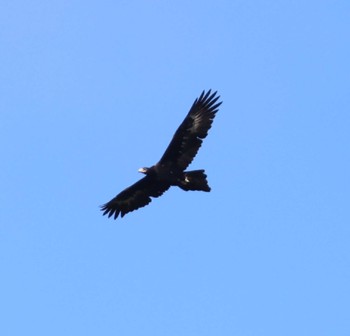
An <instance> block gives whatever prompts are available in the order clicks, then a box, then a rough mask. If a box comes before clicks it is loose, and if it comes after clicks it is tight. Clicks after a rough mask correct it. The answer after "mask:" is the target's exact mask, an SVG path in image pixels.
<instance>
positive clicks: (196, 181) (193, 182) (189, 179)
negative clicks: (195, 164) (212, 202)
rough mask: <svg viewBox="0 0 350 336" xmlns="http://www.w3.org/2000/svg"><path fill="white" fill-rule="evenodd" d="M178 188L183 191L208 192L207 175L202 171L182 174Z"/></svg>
mask: <svg viewBox="0 0 350 336" xmlns="http://www.w3.org/2000/svg"><path fill="white" fill-rule="evenodd" d="M179 187H180V188H181V189H183V190H185V191H189V190H198V191H207V192H208V191H210V187H209V185H208V181H207V175H206V174H205V172H204V169H200V170H192V171H188V172H184V174H183V179H182V181H181V182H180V185H179Z"/></svg>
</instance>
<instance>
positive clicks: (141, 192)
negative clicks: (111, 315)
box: [101, 90, 222, 219]
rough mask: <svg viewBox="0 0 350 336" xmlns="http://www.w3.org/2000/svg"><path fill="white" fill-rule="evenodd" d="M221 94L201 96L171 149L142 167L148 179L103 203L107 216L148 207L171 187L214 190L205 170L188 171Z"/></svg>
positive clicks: (178, 131) (174, 137)
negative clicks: (148, 166) (152, 199)
mask: <svg viewBox="0 0 350 336" xmlns="http://www.w3.org/2000/svg"><path fill="white" fill-rule="evenodd" d="M219 98H220V96H216V92H214V93H211V90H209V91H208V92H205V91H203V92H202V94H201V95H200V96H199V98H197V99H196V100H195V101H194V103H193V105H192V107H191V109H190V111H189V112H188V114H187V116H186V118H185V119H184V121H183V122H182V123H181V125H180V126H179V128H178V129H177V131H176V132H175V134H174V136H173V138H172V140H171V142H170V144H169V146H168V148H167V149H166V151H165V152H164V154H163V156H162V158H161V159H160V160H159V162H158V163H157V164H155V165H154V166H152V167H150V168H140V169H139V172H141V173H144V174H146V176H145V177H144V178H142V179H141V180H139V181H138V182H136V183H135V184H133V185H132V186H130V187H128V188H127V189H125V190H124V191H122V192H121V193H119V194H118V195H117V196H116V197H114V198H113V199H112V200H111V201H109V202H108V203H106V204H104V205H102V206H101V210H102V211H103V215H106V214H108V217H111V216H114V219H116V218H117V217H118V216H119V214H120V215H121V217H123V216H124V215H125V214H127V213H128V212H131V211H134V210H136V209H138V208H141V207H144V206H145V205H147V204H148V203H150V202H151V197H159V196H161V195H162V194H163V193H164V192H165V191H167V190H168V189H169V188H170V186H178V187H180V188H181V189H183V190H185V191H188V190H201V191H207V192H208V191H210V187H209V186H208V182H207V179H206V177H207V175H206V174H205V172H204V170H203V169H201V170H193V171H187V172H186V171H185V169H186V168H187V167H188V166H189V164H190V163H191V162H192V160H193V159H194V157H195V156H196V154H197V152H198V150H199V148H200V146H201V144H202V142H203V139H204V138H205V137H206V136H207V134H208V130H209V129H210V127H211V125H212V123H213V119H214V117H215V114H216V112H217V111H218V107H219V106H220V105H221V103H222V102H218V103H217V101H218V99H219Z"/></svg>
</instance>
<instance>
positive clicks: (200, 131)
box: [159, 90, 222, 171]
mask: <svg viewBox="0 0 350 336" xmlns="http://www.w3.org/2000/svg"><path fill="white" fill-rule="evenodd" d="M219 98H220V96H216V91H215V92H214V93H211V90H209V91H208V92H205V91H203V92H202V94H201V95H200V96H199V98H197V99H196V100H195V101H194V103H193V105H192V107H191V109H190V111H189V112H188V114H187V116H186V118H185V119H184V121H183V122H182V123H181V125H180V126H179V128H178V129H177V131H176V132H175V134H174V136H173V138H172V140H171V142H170V144H169V146H168V148H167V149H166V151H165V153H164V154H163V156H162V158H161V159H160V161H159V163H160V164H170V165H171V166H173V167H176V168H177V169H178V170H182V171H183V170H185V169H186V168H187V167H188V165H189V164H190V163H191V162H192V160H193V159H194V157H195V156H196V154H197V152H198V149H199V148H200V146H201V144H202V141H203V139H204V138H205V137H206V136H207V134H208V130H209V129H210V127H211V124H212V123H213V119H214V117H215V114H216V112H217V111H218V107H219V106H220V105H221V103H222V102H219V103H217V101H218V99H219Z"/></svg>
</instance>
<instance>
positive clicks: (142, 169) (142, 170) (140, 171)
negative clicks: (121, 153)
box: [138, 168, 147, 174]
mask: <svg viewBox="0 0 350 336" xmlns="http://www.w3.org/2000/svg"><path fill="white" fill-rule="evenodd" d="M146 171H147V170H146V169H145V168H140V169H139V170H138V172H139V173H143V174H145V173H146Z"/></svg>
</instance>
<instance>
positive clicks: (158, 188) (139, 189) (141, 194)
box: [101, 176, 170, 219]
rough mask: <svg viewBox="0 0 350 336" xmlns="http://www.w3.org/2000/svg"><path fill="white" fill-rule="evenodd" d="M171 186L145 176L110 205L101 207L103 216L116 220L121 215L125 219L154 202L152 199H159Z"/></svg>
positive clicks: (110, 202)
mask: <svg viewBox="0 0 350 336" xmlns="http://www.w3.org/2000/svg"><path fill="white" fill-rule="evenodd" d="M169 187H170V184H165V183H161V182H159V181H155V180H154V179H152V178H151V177H149V176H145V177H144V178H142V179H141V180H139V181H138V182H136V183H135V184H133V185H132V186H130V187H129V188H126V189H125V190H123V191H122V192H121V193H119V194H118V195H117V196H116V197H114V198H113V199H112V200H110V201H109V202H108V203H106V204H104V205H102V206H101V210H102V211H104V212H103V215H106V214H108V217H111V216H113V215H114V219H116V218H117V217H118V216H119V214H120V215H121V217H123V216H124V215H125V214H127V213H128V212H131V211H134V210H136V209H138V208H142V207H144V206H145V205H147V204H148V203H150V202H151V201H152V199H151V196H152V197H159V196H160V195H162V194H163V193H164V192H165V191H166V190H168V189H169Z"/></svg>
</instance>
